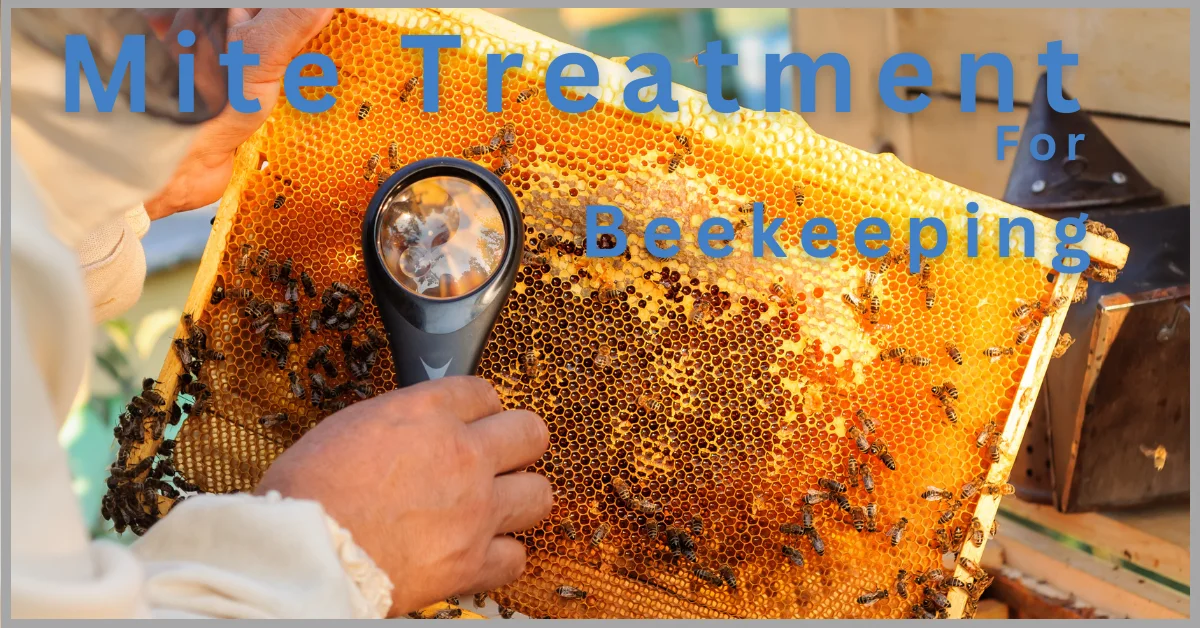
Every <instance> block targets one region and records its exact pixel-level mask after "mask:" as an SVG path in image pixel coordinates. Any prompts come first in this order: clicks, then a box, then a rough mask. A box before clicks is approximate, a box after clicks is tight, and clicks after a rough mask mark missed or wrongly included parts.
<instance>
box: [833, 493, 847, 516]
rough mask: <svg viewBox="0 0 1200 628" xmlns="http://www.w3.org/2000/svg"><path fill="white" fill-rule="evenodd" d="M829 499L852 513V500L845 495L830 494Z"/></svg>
mask: <svg viewBox="0 0 1200 628" xmlns="http://www.w3.org/2000/svg"><path fill="white" fill-rule="evenodd" d="M829 497H830V499H832V500H833V501H835V502H837V505H838V508H841V509H842V510H844V511H846V512H850V498H849V497H846V494H845V493H830V495H829Z"/></svg>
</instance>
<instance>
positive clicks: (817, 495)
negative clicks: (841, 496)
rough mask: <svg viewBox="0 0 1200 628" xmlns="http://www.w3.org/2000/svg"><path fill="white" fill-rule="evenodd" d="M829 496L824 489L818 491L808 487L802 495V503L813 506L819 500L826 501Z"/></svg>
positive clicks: (818, 502)
mask: <svg viewBox="0 0 1200 628" xmlns="http://www.w3.org/2000/svg"><path fill="white" fill-rule="evenodd" d="M830 497H831V496H830V494H829V493H828V492H826V491H818V490H815V489H811V488H810V489H808V492H807V493H805V495H804V503H805V504H808V505H809V506H815V505H817V504H820V503H821V502H825V501H828V500H829V498H830Z"/></svg>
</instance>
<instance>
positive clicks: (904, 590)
mask: <svg viewBox="0 0 1200 628" xmlns="http://www.w3.org/2000/svg"><path fill="white" fill-rule="evenodd" d="M896 595H899V596H900V597H902V598H904V599H908V571H907V570H905V569H901V570H900V571H898V572H897V573H896Z"/></svg>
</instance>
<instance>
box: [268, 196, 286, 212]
mask: <svg viewBox="0 0 1200 628" xmlns="http://www.w3.org/2000/svg"><path fill="white" fill-rule="evenodd" d="M285 201H287V198H286V197H285V196H284V195H282V194H280V195H279V196H276V197H275V202H274V203H271V206H272V207H274V208H275V209H279V208H280V207H283V203H284V202H285Z"/></svg>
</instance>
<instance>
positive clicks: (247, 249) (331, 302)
mask: <svg viewBox="0 0 1200 628" xmlns="http://www.w3.org/2000/svg"><path fill="white" fill-rule="evenodd" d="M253 249H254V247H253V246H252V245H250V244H249V243H247V244H243V245H242V249H241V258H240V259H239V260H238V262H237V267H236V268H237V272H238V274H240V275H245V274H247V273H249V274H250V275H251V276H254V277H260V276H263V274H264V270H265V276H266V279H267V284H266V285H267V286H268V287H270V286H282V288H283V300H282V301H271V298H270V297H268V298H264V299H260V298H259V297H258V296H256V295H255V294H254V292H253V291H252V290H251V289H250V288H245V287H243V288H237V289H235V290H232V291H230V292H229V293H226V290H225V288H224V286H223V285H222V284H221V283H220V282H218V283H216V284H215V285H214V286H213V292H212V297H211V299H210V301H209V302H210V303H211V304H212V305H216V304H218V303H220V302H221V301H222V300H223V299H225V298H226V297H227V296H229V297H231V298H236V299H239V301H240V303H241V304H242V306H243V307H242V310H241V311H242V313H243V314H244V315H245V316H246V318H247V319H249V320H250V321H251V323H250V329H251V331H253V332H254V333H255V334H257V335H258V336H259V337H260V338H261V342H262V344H261V348H260V355H261V356H262V357H264V358H275V360H276V364H277V365H278V367H279V368H280V369H286V368H288V363H289V357H290V355H291V348H292V347H293V346H295V345H297V344H298V343H299V342H300V339H301V338H302V337H303V335H304V334H305V332H307V333H310V334H317V333H318V332H320V331H321V330H322V329H326V330H331V331H334V332H340V333H342V340H341V349H342V357H343V362H344V366H345V369H346V375H348V378H347V379H345V380H344V381H342V382H340V383H337V384H333V383H332V382H333V380H334V379H335V378H337V377H339V375H340V372H339V370H338V367H337V365H336V364H335V363H334V361H333V359H332V358H331V357H330V353H331V351H332V348H331V347H330V346H329V345H320V346H318V347H317V348H316V349H315V350H313V353H312V354H311V355H310V356H309V357H308V358H307V360H306V361H305V367H306V368H307V369H308V371H309V372H308V376H307V377H302V376H301V375H300V374H299V373H297V372H296V371H295V370H289V371H288V384H289V388H290V390H291V393H292V394H293V395H294V396H295V397H296V399H299V400H302V401H303V400H305V399H307V400H308V401H309V402H310V403H311V405H312V406H313V407H316V408H320V409H321V410H322V411H323V412H325V413H332V412H337V411H338V410H341V409H342V408H345V407H346V406H347V405H349V403H350V400H361V399H366V398H368V397H370V396H372V395H373V394H374V392H375V391H374V389H373V387H372V386H371V385H370V384H369V383H367V382H365V381H364V380H365V379H367V378H368V377H370V375H371V369H372V368H373V367H374V366H375V364H376V363H377V362H378V361H379V350H380V348H381V347H383V345H384V339H383V335H382V334H380V333H379V332H378V331H376V330H375V329H373V328H368V329H367V330H366V332H365V337H364V338H363V339H362V340H361V341H358V342H356V341H355V339H354V337H353V336H352V335H351V334H350V333H349V332H350V331H351V330H352V329H353V328H354V327H355V325H356V323H357V322H358V318H359V315H360V314H361V313H362V308H363V300H362V295H361V294H359V292H358V291H357V290H355V289H354V288H352V287H350V286H348V285H346V284H344V283H341V282H337V281H335V282H333V283H332V284H331V285H330V286H329V287H327V288H326V289H325V290H324V291H322V292H321V293H320V299H319V302H320V307H319V308H318V307H313V308H312V309H311V310H310V311H309V313H308V315H307V316H305V314H304V312H303V310H302V308H301V305H302V302H301V299H302V297H301V295H302V294H303V295H304V296H306V297H308V298H309V299H316V298H317V294H318V293H317V288H316V285H315V283H314V282H313V280H312V278H311V277H310V276H309V275H308V273H307V272H306V271H300V273H299V276H298V277H295V278H293V277H292V273H293V272H294V271H295V266H294V263H293V261H292V258H290V257H289V258H287V259H286V260H284V261H283V262H282V263H276V262H273V261H271V252H270V251H269V250H268V249H266V248H261V249H259V251H258V253H257V255H252V253H253ZM302 291H303V292H302ZM306 386H307V387H306ZM290 418H291V417H289V416H288V414H287V413H286V412H275V413H270V414H266V415H264V416H262V417H260V418H259V420H258V423H259V425H261V426H263V427H265V428H270V427H274V426H277V425H282V424H285V423H287V422H288V421H289V420H290Z"/></svg>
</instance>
